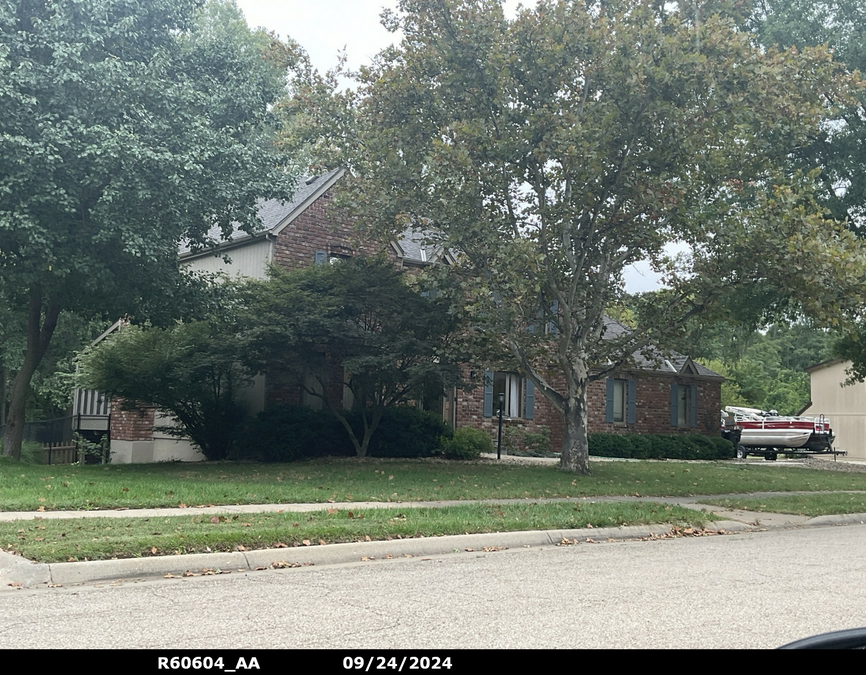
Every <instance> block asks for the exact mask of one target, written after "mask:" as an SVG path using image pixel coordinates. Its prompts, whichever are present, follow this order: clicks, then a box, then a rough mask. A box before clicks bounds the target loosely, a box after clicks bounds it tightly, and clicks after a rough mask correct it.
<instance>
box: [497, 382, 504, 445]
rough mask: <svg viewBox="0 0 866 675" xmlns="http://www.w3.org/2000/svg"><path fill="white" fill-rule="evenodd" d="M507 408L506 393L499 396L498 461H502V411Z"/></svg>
mask: <svg viewBox="0 0 866 675" xmlns="http://www.w3.org/2000/svg"><path fill="white" fill-rule="evenodd" d="M504 407H505V393H504V392H501V393H500V394H499V436H498V437H497V439H496V459H502V409H503V408H504Z"/></svg>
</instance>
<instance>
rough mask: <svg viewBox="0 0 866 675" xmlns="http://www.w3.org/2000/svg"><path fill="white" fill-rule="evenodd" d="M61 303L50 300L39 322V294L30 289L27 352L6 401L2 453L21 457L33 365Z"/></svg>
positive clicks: (48, 337)
mask: <svg viewBox="0 0 866 675" xmlns="http://www.w3.org/2000/svg"><path fill="white" fill-rule="evenodd" d="M59 314H60V306H59V305H58V304H56V303H50V304H49V305H48V309H47V311H46V312H45V321H44V323H43V321H42V293H41V291H39V290H38V289H36V290H32V291H31V292H30V303H29V306H28V308H27V351H26V352H25V353H24V363H23V364H21V368H20V369H19V371H18V374H17V375H16V376H15V380H14V381H13V383H12V391H11V395H10V401H9V415H8V417H7V419H6V430H5V433H4V435H3V455H4V456H6V457H14V458H15V459H21V441H22V439H23V438H24V415H25V409H26V407H27V396H28V395H29V393H30V380H31V379H32V377H33V373H35V372H36V368H37V367H38V366H39V363H40V362H41V361H42V357H43V356H45V351H46V350H47V349H48V343H49V342H50V341H51V336H52V335H53V334H54V329H55V328H56V327H57V317H58V315H59Z"/></svg>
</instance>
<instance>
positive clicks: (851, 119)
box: [750, 0, 866, 236]
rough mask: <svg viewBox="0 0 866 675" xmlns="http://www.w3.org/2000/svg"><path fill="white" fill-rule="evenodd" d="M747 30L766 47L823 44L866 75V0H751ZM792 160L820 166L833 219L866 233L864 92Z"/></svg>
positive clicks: (824, 196)
mask: <svg viewBox="0 0 866 675" xmlns="http://www.w3.org/2000/svg"><path fill="white" fill-rule="evenodd" d="M750 26H751V27H752V29H753V30H754V32H755V34H756V36H757V39H758V40H759V41H760V42H761V43H762V44H764V45H765V46H767V47H770V48H772V47H774V46H780V47H796V48H798V49H808V48H809V47H814V46H815V45H826V46H827V47H828V48H829V49H830V50H832V52H833V58H834V59H836V60H837V61H839V62H840V63H842V64H844V65H845V67H846V68H847V69H848V70H849V71H851V72H854V71H857V70H859V71H860V72H861V73H864V72H866V2H864V0H755V2H754V11H753V13H752V16H751V21H750ZM840 103H841V101H840ZM792 159H794V161H795V162H797V163H799V164H800V165H801V166H808V167H812V166H819V167H820V168H821V173H820V186H821V188H822V189H821V190H820V192H819V195H820V197H821V199H822V201H823V203H824V204H826V205H827V207H828V208H829V209H830V210H831V212H832V214H833V216H834V217H835V218H837V219H839V220H844V221H846V222H847V223H848V225H849V227H852V228H854V229H856V230H857V231H858V232H859V233H860V235H861V236H863V235H864V234H866V232H864V228H866V181H864V180H863V176H864V174H866V92H861V93H860V94H859V95H858V96H857V97H856V98H854V99H852V100H849V101H847V102H845V104H844V105H842V106H840V109H839V111H838V114H837V115H836V116H835V118H834V119H833V120H832V121H831V122H830V123H828V124H826V125H824V126H823V127H822V128H821V129H819V130H817V133H815V134H814V135H813V136H812V137H811V138H810V141H809V143H807V144H804V145H803V147H802V148H799V149H798V150H797V152H796V153H795V154H794V156H793V158H792Z"/></svg>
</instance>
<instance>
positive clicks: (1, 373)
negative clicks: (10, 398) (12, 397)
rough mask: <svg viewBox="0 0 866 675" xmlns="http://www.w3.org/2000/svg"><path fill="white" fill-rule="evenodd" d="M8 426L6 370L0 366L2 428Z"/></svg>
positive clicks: (0, 422)
mask: <svg viewBox="0 0 866 675" xmlns="http://www.w3.org/2000/svg"><path fill="white" fill-rule="evenodd" d="M5 424H6V369H5V368H3V367H2V366H0V427H2V426H4V425H5Z"/></svg>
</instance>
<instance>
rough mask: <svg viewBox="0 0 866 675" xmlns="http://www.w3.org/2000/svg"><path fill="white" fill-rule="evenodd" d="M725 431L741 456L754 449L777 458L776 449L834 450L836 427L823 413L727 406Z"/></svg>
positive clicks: (781, 450)
mask: <svg viewBox="0 0 866 675" xmlns="http://www.w3.org/2000/svg"><path fill="white" fill-rule="evenodd" d="M722 431H723V434H724V435H725V436H727V437H729V438H731V440H733V441H734V442H735V443H736V445H737V456H738V457H745V456H746V455H747V454H748V453H749V452H751V451H752V450H753V449H754V450H757V453H756V454H763V455H765V456H767V457H768V458H772V459H775V453H777V452H786V451H794V450H796V451H799V452H818V453H823V452H832V451H833V450H832V444H833V439H834V435H833V430H832V429H831V428H830V422H829V420H827V419H826V418H825V417H824V416H823V415H821V416H820V417H799V416H794V415H790V416H786V415H779V414H778V413H777V412H776V411H775V410H770V411H769V412H768V411H766V410H758V409H757V408H741V407H738V406H727V407H726V408H725V410H724V412H723V413H722ZM736 432H739V438H736V436H737V433H736ZM735 439H736V440H735ZM758 449H761V450H758ZM770 455H772V457H770Z"/></svg>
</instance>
